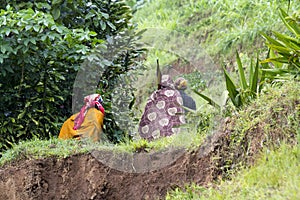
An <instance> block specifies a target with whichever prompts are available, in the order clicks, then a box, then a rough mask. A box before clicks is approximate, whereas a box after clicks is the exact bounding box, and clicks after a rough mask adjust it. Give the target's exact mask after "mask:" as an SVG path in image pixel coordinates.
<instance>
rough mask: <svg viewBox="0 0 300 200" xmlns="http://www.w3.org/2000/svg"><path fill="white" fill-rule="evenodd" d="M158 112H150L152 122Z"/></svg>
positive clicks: (149, 117)
mask: <svg viewBox="0 0 300 200" xmlns="http://www.w3.org/2000/svg"><path fill="white" fill-rule="evenodd" d="M156 116H157V114H156V113H155V112H152V113H149V114H148V119H149V120H150V121H151V122H152V121H153V120H155V119H156Z"/></svg>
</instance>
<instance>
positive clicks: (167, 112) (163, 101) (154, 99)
mask: <svg viewBox="0 0 300 200" xmlns="http://www.w3.org/2000/svg"><path fill="white" fill-rule="evenodd" d="M161 86H162V88H161V89H159V90H157V91H155V92H153V93H152V94H151V96H150V98H149V99H148V101H147V104H146V107H145V111H144V113H143V116H142V119H141V121H140V124H139V134H140V136H141V137H142V138H144V139H147V140H153V139H157V138H159V137H164V136H170V135H173V134H174V133H178V132H179V130H180V129H179V126H180V125H182V124H184V123H185V119H184V110H183V108H182V104H183V100H182V97H181V95H180V93H179V91H178V90H176V89H175V88H174V84H173V81H172V79H171V78H170V76H168V75H163V76H162V80H161Z"/></svg>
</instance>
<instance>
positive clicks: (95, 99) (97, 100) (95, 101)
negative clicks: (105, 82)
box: [73, 94, 105, 130]
mask: <svg viewBox="0 0 300 200" xmlns="http://www.w3.org/2000/svg"><path fill="white" fill-rule="evenodd" d="M84 103H85V105H84V106H82V108H81V109H80V112H79V114H78V115H77V117H76V118H75V120H74V127H73V129H74V130H77V129H78V128H80V126H81V124H82V122H83V120H84V117H85V115H86V113H87V110H88V109H89V108H94V107H95V105H97V107H98V109H99V110H100V111H101V112H102V113H103V114H105V112H104V108H103V106H102V105H101V103H102V98H101V96H100V94H91V95H88V96H86V97H84Z"/></svg>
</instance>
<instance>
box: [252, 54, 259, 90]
mask: <svg viewBox="0 0 300 200" xmlns="http://www.w3.org/2000/svg"><path fill="white" fill-rule="evenodd" d="M258 66H259V60H258V56H257V60H256V65H255V70H254V74H253V76H252V77H251V83H252V85H251V86H250V88H251V92H252V93H253V94H256V93H257V87H258V70H259V68H258Z"/></svg>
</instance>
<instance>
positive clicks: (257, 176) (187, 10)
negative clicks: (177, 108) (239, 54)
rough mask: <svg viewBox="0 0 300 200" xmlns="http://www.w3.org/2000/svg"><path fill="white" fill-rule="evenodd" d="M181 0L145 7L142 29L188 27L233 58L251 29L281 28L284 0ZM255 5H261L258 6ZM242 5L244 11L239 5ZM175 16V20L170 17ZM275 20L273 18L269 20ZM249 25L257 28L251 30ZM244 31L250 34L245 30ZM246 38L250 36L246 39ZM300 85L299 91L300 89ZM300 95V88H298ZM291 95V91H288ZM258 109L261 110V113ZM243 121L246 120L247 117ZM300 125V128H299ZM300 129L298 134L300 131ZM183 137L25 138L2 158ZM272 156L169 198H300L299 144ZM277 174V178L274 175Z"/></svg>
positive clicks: (130, 146)
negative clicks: (116, 140) (114, 140)
mask: <svg viewBox="0 0 300 200" xmlns="http://www.w3.org/2000/svg"><path fill="white" fill-rule="evenodd" d="M179 2H180V1H166V0H159V1H152V3H151V5H149V7H148V8H147V9H150V10H147V9H146V7H145V10H144V9H143V11H142V10H141V11H139V12H138V13H137V15H136V16H137V17H138V19H139V20H141V21H139V24H140V27H141V28H145V27H151V26H155V27H157V26H161V27H163V28H169V29H174V30H177V31H181V32H185V31H186V32H187V35H188V36H190V37H195V38H198V39H199V41H201V40H203V39H204V38H208V39H207V41H206V42H203V44H202V45H203V46H204V47H207V48H208V52H210V54H216V55H217V54H218V53H220V52H223V53H224V54H223V56H224V57H227V56H228V55H230V53H229V52H230V50H231V49H234V48H237V47H239V45H240V44H241V43H239V42H238V41H243V40H245V41H244V42H243V44H248V45H249V44H251V42H253V41H252V39H253V37H252V39H251V37H250V40H249V41H247V38H248V36H247V35H249V34H250V35H251V34H253V33H251V31H252V32H253V31H254V30H255V34H254V35H256V36H257V34H258V31H260V30H269V29H270V28H271V27H272V28H273V27H276V26H280V25H279V24H277V22H278V17H277V15H275V14H274V12H273V11H274V9H275V8H276V7H277V6H278V4H276V2H279V1H274V2H275V3H268V4H271V5H270V6H268V5H266V4H267V3H264V1H251V2H252V4H251V5H252V6H251V5H248V3H247V2H248V1H245V0H244V1H242V0H240V1H232V2H231V1H204V0H202V1H196V3H195V2H194V3H193V1H183V2H184V3H182V5H181V6H180V9H178V4H179ZM225 2H228V3H225ZM233 2H235V3H233ZM260 2H262V3H260ZM272 2H273V1H272ZM295 2H296V1H292V4H294V5H295ZM255 4H257V6H258V7H261V8H257V7H255V6H254V5H255ZM247 5H248V6H247ZM284 5H285V3H284ZM239 6H240V7H241V8H243V9H237V8H239ZM264 6H265V7H264ZM269 8H270V9H269ZM247 9H249V13H251V15H250V14H248V15H245V14H243V13H242V11H241V10H243V12H246V11H247ZM272 9H273V10H272ZM293 9H294V8H293ZM270 11H272V14H270V13H268V12H270ZM149 13H150V14H149ZM210 13H213V14H212V15H210ZM226 13H227V14H226ZM228 13H229V14H228ZM258 14H259V16H260V15H262V14H263V16H262V19H260V20H261V21H260V20H259V21H256V20H253V19H254V18H253V16H256V15H258ZM238 16H239V17H238ZM170 19H171V21H169V20H170ZM243 19H244V21H243ZM271 19H272V20H273V21H272V22H269V20H271ZM232 20H237V21H232ZM236 22H238V23H236ZM242 22H243V24H244V26H243V27H244V28H240V26H239V24H242ZM262 22H264V23H265V24H266V26H264V27H256V26H255V24H259V23H262ZM189 23H191V24H190V26H186V25H187V24H189ZM143 26H144V27H143ZM247 27H252V28H250V29H247ZM261 28H263V29H261ZM213 29H214V30H213ZM242 31H246V32H245V33H242ZM213 33H221V34H213ZM232 35H233V36H235V37H237V36H238V37H239V40H237V41H235V40H234V38H231V39H230V37H231V36H232ZM241 37H242V38H244V39H241ZM226 38H227V39H226ZM228 38H229V39H228ZM230 41H231V42H230ZM228 42H229V43H231V44H230V46H228ZM221 43H222V44H221ZM244 48H246V47H244ZM250 51H251V50H250ZM227 53H228V54H227ZM289 87H292V86H289ZM297 88H298V90H296V89H297ZM281 92H282V91H281V90H278V93H281ZM295 92H296V93H295ZM297 92H298V93H297ZM294 94H299V86H297V87H296V88H295V90H294ZM285 95H288V93H287V94H285ZM271 96H272V94H271ZM269 97H270V96H269ZM274 100H276V99H274ZM268 101H269V100H265V101H264V102H266V103H267V102H268ZM256 106H257V105H256ZM269 106H272V105H269ZM266 109H267V108H266ZM299 109H300V108H298V110H297V111H298V112H299ZM253 113H255V111H254V112H253ZM245 114H247V113H245ZM239 123H240V124H243V123H244V122H243V119H242V118H241V121H240V122H239ZM289 125H292V124H288V126H289ZM239 128H240V129H245V127H243V126H242V125H241V126H240V127H239ZM294 128H295V127H294ZM296 128H298V130H299V127H296ZM244 131H245V130H244ZM299 131H300V130H299ZM299 131H298V134H300V133H299ZM188 137H190V136H189V135H187V138H188ZM202 140H203V137H199V138H196V139H195V140H193V141H192V145H191V144H187V145H191V146H193V147H194V146H195V145H199V144H200V143H201V141H202ZM174 141H176V142H174ZM181 141H186V140H185V139H184V138H180V137H178V138H176V137H173V138H172V137H171V138H164V139H162V140H160V141H158V142H154V143H148V142H145V141H143V140H141V141H134V142H124V143H123V144H120V145H109V144H92V143H89V142H78V141H75V140H69V141H61V140H58V139H56V138H55V139H52V140H48V141H40V140H32V141H27V142H21V143H20V144H18V145H15V146H14V148H13V149H11V150H8V151H7V152H5V153H4V154H3V156H2V158H1V159H0V164H4V163H7V162H9V161H12V160H16V159H23V158H38V157H47V156H58V157H66V156H68V155H71V154H78V153H86V152H89V151H90V150H91V149H110V150H116V151H135V150H137V149H139V148H146V149H147V148H148V149H159V148H164V147H166V146H168V145H170V144H172V145H175V146H176V145H179V144H180V143H181ZM188 141H190V140H188ZM266 155H268V160H269V161H268V162H266V158H265V157H264V158H262V159H261V161H260V164H259V165H257V166H256V167H254V168H253V169H252V170H250V171H249V170H245V171H241V172H240V173H239V174H240V175H238V177H237V178H235V179H233V180H232V181H230V182H224V183H222V184H220V185H218V187H217V189H213V188H209V189H204V188H200V187H199V186H189V187H187V189H186V190H187V192H182V191H179V190H177V191H176V192H173V193H171V194H170V195H169V196H168V197H167V198H170V199H189V198H191V197H195V199H198V198H200V197H199V196H198V195H199V194H200V193H201V195H203V197H204V199H207V198H208V199H209V198H210V199H217V198H219V199H226V198H227V199H244V197H247V198H248V197H249V199H253V198H254V199H257V198H260V197H261V198H262V199H264V197H266V198H270V199H277V197H278V198H279V197H281V198H284V199H287V198H290V199H293V195H294V196H295V195H298V196H299V190H298V188H299V169H297V167H298V166H299V156H300V155H299V149H298V148H297V147H294V148H289V147H286V146H283V147H282V150H280V151H277V152H275V151H270V152H269V153H268V154H266V153H265V156H266ZM295 158H297V159H295ZM283 159H284V161H285V162H280V160H283ZM286 163H288V164H286ZM298 168H299V167H298ZM297 170H298V171H297ZM266 172H272V173H266ZM282 172H285V173H282ZM266 174H269V175H270V176H263V175H266ZM276 175H277V176H276ZM272 177H274V178H273V179H272ZM262 178H263V179H262ZM193 190H194V191H193ZM270 194H271V196H270ZM249 195H253V196H249ZM289 195H290V196H289Z"/></svg>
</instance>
